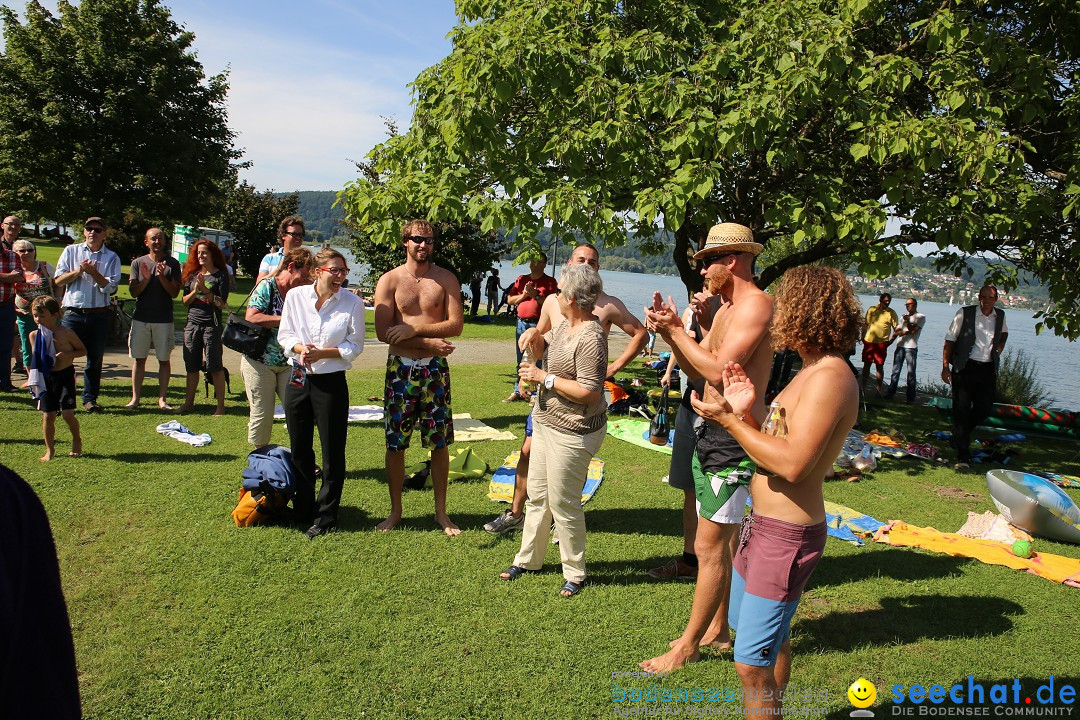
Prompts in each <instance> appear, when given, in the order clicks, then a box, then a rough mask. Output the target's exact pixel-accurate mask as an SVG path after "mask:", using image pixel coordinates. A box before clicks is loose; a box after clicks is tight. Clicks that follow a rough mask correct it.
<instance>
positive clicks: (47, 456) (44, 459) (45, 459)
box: [38, 450, 53, 462]
mask: <svg viewBox="0 0 1080 720" xmlns="http://www.w3.org/2000/svg"><path fill="white" fill-rule="evenodd" d="M52 459H53V454H52V450H49V451H48V452H47V453H45V454H44V455H42V456H41V457H39V458H38V460H40V461H41V462H49V461H50V460H52Z"/></svg>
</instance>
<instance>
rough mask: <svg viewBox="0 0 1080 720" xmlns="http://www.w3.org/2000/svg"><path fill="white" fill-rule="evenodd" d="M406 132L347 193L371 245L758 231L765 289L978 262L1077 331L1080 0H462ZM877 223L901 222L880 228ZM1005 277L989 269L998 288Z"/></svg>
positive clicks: (695, 236)
mask: <svg viewBox="0 0 1080 720" xmlns="http://www.w3.org/2000/svg"><path fill="white" fill-rule="evenodd" d="M457 11H458V16H459V19H460V21H461V24H460V25H459V26H458V27H457V28H456V29H455V30H454V32H453V43H454V46H453V50H452V52H451V54H450V55H449V56H448V57H446V58H445V59H444V60H443V61H441V62H440V63H438V64H437V65H435V66H433V67H431V68H429V69H427V70H425V71H424V72H423V73H422V74H421V75H420V76H419V77H418V78H417V79H416V81H415V83H414V85H413V91H414V95H415V112H414V116H413V121H412V124H411V126H410V128H409V130H408V132H406V133H405V134H403V135H401V136H399V137H394V138H391V139H390V140H388V141H387V142H386V143H384V144H383V145H381V146H380V147H378V148H377V149H376V150H375V151H374V153H373V155H372V156H371V158H372V159H373V161H374V162H375V164H376V169H377V171H378V173H379V175H380V179H381V182H379V183H372V182H369V181H367V180H366V179H360V180H358V181H356V182H354V183H352V184H351V185H350V186H349V187H347V188H346V190H345V192H344V193H343V201H344V204H345V207H346V210H347V212H348V213H349V214H350V215H351V216H352V218H353V219H354V220H355V221H356V222H357V223H358V224H359V225H361V226H362V227H365V228H367V229H368V231H369V232H370V233H371V234H372V235H373V236H374V237H377V238H389V237H391V236H392V227H391V225H392V222H390V218H393V217H395V216H396V215H398V214H400V212H401V209H402V208H404V207H420V208H424V209H426V211H427V212H428V214H429V215H430V216H431V217H433V218H437V219H447V220H459V219H466V220H469V221H472V222H476V223H479V224H480V225H481V227H483V228H499V227H505V228H517V229H518V230H519V232H518V235H517V237H518V238H519V241H520V242H521V243H523V244H524V245H526V246H527V244H528V242H529V241H530V240H531V239H533V238H535V236H536V234H537V232H538V231H539V230H540V228H542V227H544V226H545V225H549V226H550V227H551V229H552V232H554V233H555V234H556V236H559V237H562V238H564V239H567V240H569V238H571V237H572V233H573V232H574V231H575V230H580V231H581V232H583V233H584V234H585V235H586V236H587V237H589V238H593V239H602V240H604V241H605V243H607V244H609V245H611V244H616V245H617V244H619V243H621V242H623V241H624V239H625V237H626V233H627V231H628V230H629V231H634V232H637V233H638V235H640V236H642V237H652V236H653V234H654V231H655V229H656V227H657V226H663V227H665V228H666V229H668V230H669V231H671V233H672V236H673V239H674V242H673V247H672V248H671V250H672V252H673V254H674V258H675V261H676V263H677V264H678V265H679V267H680V271H681V273H682V275H683V278H684V280H685V281H686V282H687V284H688V285H690V286H692V285H693V284H694V283H695V281H696V276H695V275H694V273H693V272H692V269H691V267H690V265H689V263H688V261H687V253H688V252H690V251H691V250H692V249H693V248H694V247H695V246H696V245H697V244H698V243H699V242H700V241H701V239H702V237H703V235H704V234H705V233H706V232H707V229H708V227H709V226H711V225H712V224H714V223H715V222H718V221H737V222H742V223H745V224H747V225H749V226H750V227H751V228H753V230H754V232H755V235H756V236H757V237H758V238H759V239H760V240H761V241H762V242H764V243H765V244H766V246H767V248H768V250H767V253H766V256H765V257H766V260H765V262H766V263H767V264H766V265H765V266H764V267H762V268H761V276H760V277H761V282H762V284H769V283H770V282H771V281H773V280H774V279H776V278H777V277H779V275H780V274H782V273H783V272H784V270H786V269H787V268H789V267H792V266H794V265H797V264H802V263H807V262H816V261H823V260H828V259H830V258H833V259H837V258H844V259H845V261H847V260H850V261H852V262H854V263H856V264H858V265H859V266H860V267H861V269H862V270H863V272H864V273H867V274H878V275H884V274H889V273H891V272H894V271H895V269H896V268H897V265H898V262H899V259H900V258H901V257H903V256H904V254H905V253H906V249H905V248H906V246H907V245H909V244H911V243H915V242H933V243H936V244H937V245H938V247H939V248H940V249H941V256H940V259H941V262H942V263H943V264H944V265H945V266H948V267H952V268H958V267H960V266H962V264H963V262H964V258H965V257H967V256H970V255H974V254H979V253H983V252H993V253H997V254H998V255H999V256H1000V257H1003V258H1006V259H1008V260H1011V261H1012V262H1014V263H1016V265H1017V266H1019V267H1020V268H1022V269H1025V270H1028V271H1030V272H1032V273H1033V274H1035V275H1037V276H1038V277H1039V278H1041V279H1042V280H1043V281H1044V282H1046V283H1048V285H1049V286H1050V290H1051V294H1052V297H1053V299H1054V300H1055V301H1056V303H1057V305H1056V306H1055V307H1054V309H1053V310H1052V311H1051V312H1050V313H1049V314H1048V315H1047V316H1046V318H1045V321H1046V324H1047V325H1048V326H1050V327H1053V329H1054V330H1055V331H1057V332H1060V333H1062V334H1066V335H1068V336H1070V337H1076V336H1077V335H1080V310H1078V303H1077V300H1078V297H1080V281H1078V279H1077V276H1076V273H1075V268H1076V267H1078V266H1080V246H1077V244H1076V243H1075V242H1074V240H1075V238H1076V231H1077V223H1078V217H1080V207H1078V203H1077V195H1078V194H1080V163H1078V149H1077V148H1078V146H1080V142H1078V139H1080V138H1078V134H1080V122H1078V119H1080V118H1078V114H1080V105H1078V102H1077V99H1076V94H1075V89H1076V87H1077V85H1078V83H1080V72H1078V58H1080V5H1077V4H1076V3H1075V2H1071V3H1066V2H1060V1H1057V0H974V1H972V0H721V1H719V2H717V1H716V0H640V1H638V2H632V3H628V2H621V1H619V0H547V1H545V2H521V1H520V0H514V1H510V0H458V3H457ZM890 216H895V217H897V218H899V219H900V221H901V230H900V232H899V233H898V234H896V233H894V234H887V232H886V224H887V219H888V218H889V217H890ZM1003 279H1004V280H1006V284H1008V280H1009V278H1003Z"/></svg>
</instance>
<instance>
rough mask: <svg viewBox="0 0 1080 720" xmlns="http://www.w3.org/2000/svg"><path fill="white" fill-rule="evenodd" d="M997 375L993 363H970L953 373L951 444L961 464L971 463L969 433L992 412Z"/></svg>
mask: <svg viewBox="0 0 1080 720" xmlns="http://www.w3.org/2000/svg"><path fill="white" fill-rule="evenodd" d="M996 386H997V373H996V372H995V370H994V363H992V362H986V363H980V362H972V361H971V360H969V361H968V362H967V364H966V365H964V369H963V370H961V371H960V372H954V373H953V381H952V401H953V402H952V416H953V441H954V443H955V445H956V456H957V460H959V461H960V462H968V461H969V460H971V431H972V430H974V429H975V428H976V427H978V426H979V425H981V424H982V422H983V421H984V420H986V418H988V417H990V413H991V412H993V409H994V389H995V387H996Z"/></svg>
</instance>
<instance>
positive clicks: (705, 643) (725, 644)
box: [668, 636, 735, 650]
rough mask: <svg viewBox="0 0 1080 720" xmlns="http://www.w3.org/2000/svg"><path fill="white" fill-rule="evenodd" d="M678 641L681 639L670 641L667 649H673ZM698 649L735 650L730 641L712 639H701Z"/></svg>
mask: <svg viewBox="0 0 1080 720" xmlns="http://www.w3.org/2000/svg"><path fill="white" fill-rule="evenodd" d="M729 637H730V636H729ZM679 640H681V638H675V639H674V640H672V641H671V642H669V643H668V647H670V648H673V647H675V646H676V645H678V644H679ZM698 647H711V648H714V649H716V650H732V649H734V648H735V645H733V644H732V642H731V641H730V640H720V639H719V638H713V639H712V640H706V639H705V638H702V639H701V641H700V642H699V643H698Z"/></svg>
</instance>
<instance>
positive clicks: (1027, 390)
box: [997, 348, 1053, 407]
mask: <svg viewBox="0 0 1080 720" xmlns="http://www.w3.org/2000/svg"><path fill="white" fill-rule="evenodd" d="M997 402H999V403H1008V404H1011V405H1032V406H1034V407H1046V406H1048V405H1050V404H1051V403H1052V402H1053V398H1052V397H1051V396H1050V393H1049V392H1047V390H1046V388H1045V387H1043V385H1042V383H1040V382H1039V380H1038V378H1037V377H1036V369H1035V360H1034V358H1031V357H1028V355H1027V353H1025V352H1024V350H1023V349H1022V348H1017V349H1016V351H1015V352H1013V351H1012V350H1006V351H1005V354H1004V355H1002V356H1001V365H1000V366H999V367H998V376H997Z"/></svg>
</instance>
